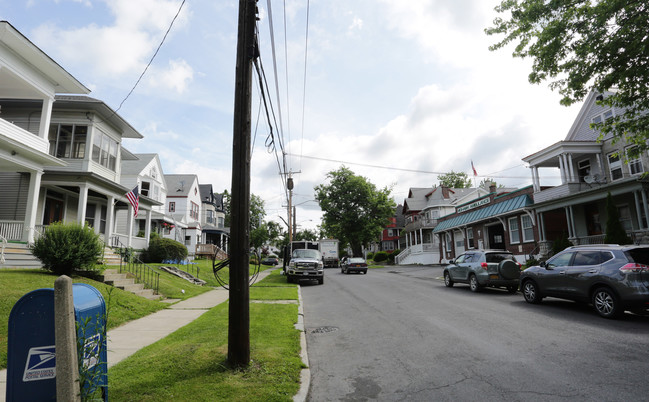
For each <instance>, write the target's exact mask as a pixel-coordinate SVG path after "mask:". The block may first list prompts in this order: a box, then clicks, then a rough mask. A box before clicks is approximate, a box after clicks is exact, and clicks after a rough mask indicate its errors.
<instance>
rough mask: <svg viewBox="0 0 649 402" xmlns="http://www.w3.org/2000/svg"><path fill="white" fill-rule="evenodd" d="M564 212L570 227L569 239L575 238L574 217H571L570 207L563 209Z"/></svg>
mask: <svg viewBox="0 0 649 402" xmlns="http://www.w3.org/2000/svg"><path fill="white" fill-rule="evenodd" d="M563 210H564V212H565V214H566V224H567V225H568V238H569V239H570V238H572V237H573V233H572V216H571V215H570V207H563Z"/></svg>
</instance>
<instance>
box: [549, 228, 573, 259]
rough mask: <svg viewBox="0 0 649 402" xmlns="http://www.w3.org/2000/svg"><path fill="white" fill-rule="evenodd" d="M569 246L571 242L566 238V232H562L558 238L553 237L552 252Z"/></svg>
mask: <svg viewBox="0 0 649 402" xmlns="http://www.w3.org/2000/svg"><path fill="white" fill-rule="evenodd" d="M570 246H572V243H571V242H570V240H568V236H567V235H566V232H563V233H562V234H561V236H560V237H559V238H558V239H555V240H554V242H553V243H552V254H557V253H560V252H561V251H563V250H565V249H567V248H568V247H570Z"/></svg>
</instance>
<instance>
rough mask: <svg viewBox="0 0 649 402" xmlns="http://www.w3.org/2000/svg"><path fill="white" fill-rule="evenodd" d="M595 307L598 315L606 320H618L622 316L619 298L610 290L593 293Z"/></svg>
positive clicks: (605, 289)
mask: <svg viewBox="0 0 649 402" xmlns="http://www.w3.org/2000/svg"><path fill="white" fill-rule="evenodd" d="M593 307H595V311H597V314H599V315H600V316H602V317H604V318H616V317H618V316H620V315H621V314H622V313H623V312H624V310H622V308H621V306H620V303H618V300H617V296H616V295H615V293H613V291H611V290H610V289H609V288H599V289H597V290H595V293H593Z"/></svg>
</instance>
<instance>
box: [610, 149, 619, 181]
mask: <svg viewBox="0 0 649 402" xmlns="http://www.w3.org/2000/svg"><path fill="white" fill-rule="evenodd" d="M608 170H609V171H610V173H611V180H617V179H621V178H622V161H621V160H620V156H619V155H617V154H616V153H612V154H609V155H608Z"/></svg>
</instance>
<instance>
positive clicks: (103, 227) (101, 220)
mask: <svg viewBox="0 0 649 402" xmlns="http://www.w3.org/2000/svg"><path fill="white" fill-rule="evenodd" d="M107 215H108V207H106V206H105V205H102V206H101V212H100V215H99V233H106V216H107Z"/></svg>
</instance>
